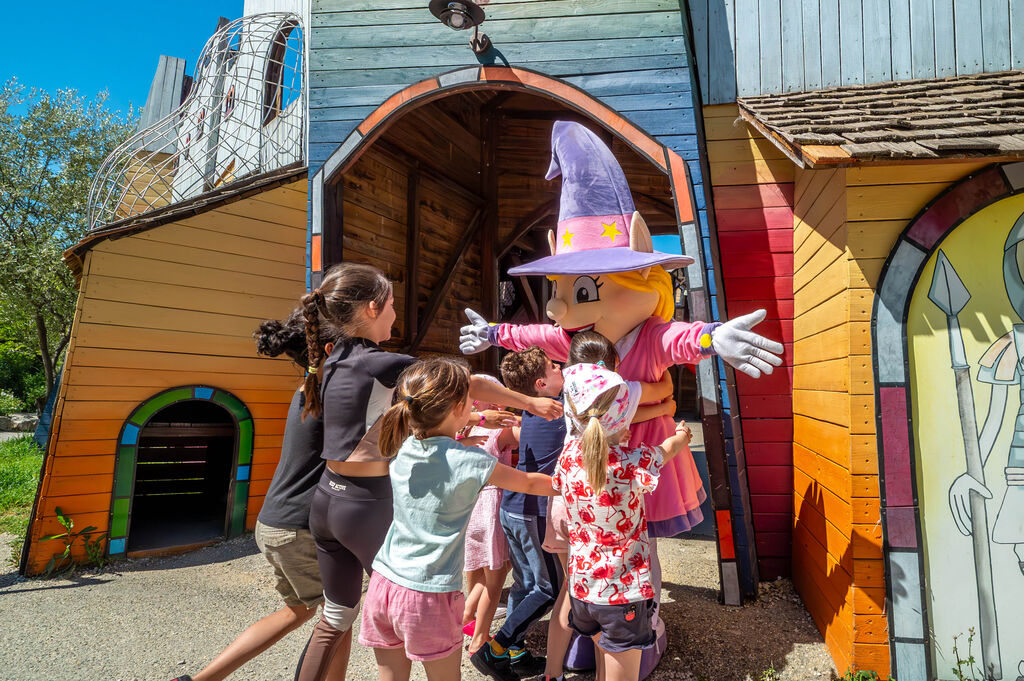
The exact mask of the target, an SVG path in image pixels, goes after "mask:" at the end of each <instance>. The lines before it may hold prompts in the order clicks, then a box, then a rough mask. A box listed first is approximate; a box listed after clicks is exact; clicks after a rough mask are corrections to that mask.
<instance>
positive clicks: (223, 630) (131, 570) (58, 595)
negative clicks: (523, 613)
mask: <svg viewBox="0 0 1024 681" xmlns="http://www.w3.org/2000/svg"><path fill="white" fill-rule="evenodd" d="M9 539H10V537H9V535H8V536H3V535H0V566H3V567H0V622H2V623H3V634H2V636H0V660H2V661H3V662H4V664H2V665H0V681H72V680H73V681H166V679H170V678H171V677H173V676H177V675H178V674H181V673H188V672H195V671H197V670H198V669H199V668H200V667H201V666H202V664H203V663H204V662H206V661H208V660H209V659H211V658H212V657H213V656H214V655H216V653H218V652H219V651H220V650H221V649H222V648H223V647H224V646H225V645H227V644H228V643H229V642H230V641H231V640H232V639H233V638H234V636H235V635H237V634H238V633H239V632H241V631H242V630H243V629H244V628H245V627H246V626H247V625H248V624H250V623H251V622H252V621H253V620H255V619H258V618H259V617H261V616H262V615H264V614H266V613H269V612H271V611H272V610H275V609H276V608H277V607H279V601H278V597H277V594H276V592H275V591H274V589H273V586H272V581H271V579H270V570H269V567H268V566H267V564H266V563H265V561H264V560H263V558H262V557H261V556H260V555H258V554H257V553H256V547H255V544H254V542H253V540H252V537H251V536H248V537H243V538H239V539H236V540H232V541H229V542H224V543H222V544H219V545H217V546H212V547H209V548H206V549H202V550H200V551H196V552H194V553H191V554H187V555H183V556H176V557H172V558H160V559H145V560H133V561H127V562H123V563H120V564H118V565H117V566H116V567H115V568H108V569H106V570H103V571H94V572H89V573H85V574H81V575H78V576H76V577H75V578H73V579H71V580H53V581H41V580H24V579H21V578H20V577H18V576H17V575H16V574H14V573H13V572H11V571H10V570H11V569H12V568H10V567H9V566H8V561H7V560H6V557H7V552H8V549H7V544H6V541H5V540H9ZM660 545H661V557H662V564H663V565H664V566H665V594H666V599H665V606H664V613H665V619H666V622H667V623H668V628H669V632H670V638H669V641H670V644H669V649H668V652H667V654H666V655H665V658H664V659H663V661H662V664H661V665H660V666H659V668H658V669H657V670H656V671H655V673H654V674H653V675H652V677H651V678H652V680H653V681H665V680H668V679H681V680H685V681H695V680H699V681H744V680H745V679H748V678H750V679H753V681H760V679H761V675H762V672H764V671H765V670H767V669H768V668H769V667H773V668H774V669H775V670H776V671H777V672H778V675H777V676H775V677H772V679H773V681H775V679H778V680H779V681H797V680H800V681H802V680H805V679H806V680H817V679H829V678H831V677H832V676H833V674H834V669H833V666H832V663H831V660H830V658H829V657H828V654H827V651H826V650H825V646H824V644H823V643H822V641H821V636H820V635H819V634H818V632H817V630H816V629H815V627H814V624H813V623H812V622H811V620H810V618H809V616H808V615H807V614H806V612H805V611H804V609H803V607H802V605H801V603H800V601H799V598H798V597H797V596H796V595H795V594H794V593H793V591H792V587H791V586H790V584H789V582H786V581H779V582H774V583H771V584H766V585H762V595H761V598H760V599H759V600H758V601H756V602H754V603H751V604H748V605H746V606H744V607H742V608H729V607H725V606H721V605H718V602H717V588H718V569H717V566H716V564H715V547H714V544H713V543H712V542H710V541H707V540H693V539H689V540H687V539H671V540H663V541H662V542H661V544H660ZM544 630H545V629H544V627H537V628H536V629H535V630H534V631H533V632H531V636H530V642H531V645H534V646H537V647H538V648H539V649H540V650H543V637H544ZM308 633H309V626H307V627H306V628H305V629H302V630H300V631H298V632H295V633H293V634H292V635H291V636H289V637H287V638H286V639H284V640H283V641H281V642H280V643H278V645H277V646H275V647H274V648H272V649H271V650H270V651H268V652H267V653H265V654H264V655H263V656H261V657H259V658H257V659H255V660H253V661H252V662H250V663H249V664H248V665H246V666H245V667H243V668H242V669H241V670H239V671H238V672H237V673H235V674H234V675H233V676H232V677H231V678H232V679H234V680H236V681H243V680H244V681H290V679H291V678H292V675H293V669H294V665H295V662H296V659H297V657H298V655H299V652H300V651H301V649H302V646H303V645H304V643H305V640H306V638H307V637H308ZM463 669H464V677H465V678H466V679H478V678H480V677H479V675H478V674H477V673H476V671H475V670H473V669H472V668H471V666H470V665H469V664H468V662H467V663H466V664H464V665H463ZM349 678H350V679H356V680H363V679H366V680H370V679H375V678H376V668H375V665H374V663H373V656H372V653H371V652H370V651H368V650H367V649H365V648H362V647H361V646H358V645H356V646H354V648H353V662H352V665H351V669H350V673H349ZM413 678H414V679H423V678H424V676H423V673H422V667H415V668H414V672H413ZM569 678H571V679H574V680H575V681H579V680H580V679H590V678H592V676H590V675H578V676H570V677H569Z"/></svg>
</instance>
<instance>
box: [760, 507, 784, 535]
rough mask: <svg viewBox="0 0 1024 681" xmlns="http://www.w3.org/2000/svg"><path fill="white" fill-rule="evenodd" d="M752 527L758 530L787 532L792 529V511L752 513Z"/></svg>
mask: <svg viewBox="0 0 1024 681" xmlns="http://www.w3.org/2000/svg"><path fill="white" fill-rule="evenodd" d="M754 529H755V530H756V531H757V532H758V533H761V532H781V533H785V534H789V533H791V532H792V531H793V514H792V513H756V512H755V513H754Z"/></svg>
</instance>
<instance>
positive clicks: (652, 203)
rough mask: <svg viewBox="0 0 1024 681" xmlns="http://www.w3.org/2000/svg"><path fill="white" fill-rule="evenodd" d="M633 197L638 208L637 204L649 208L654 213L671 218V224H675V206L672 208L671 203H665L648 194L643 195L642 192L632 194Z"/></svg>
mask: <svg viewBox="0 0 1024 681" xmlns="http://www.w3.org/2000/svg"><path fill="white" fill-rule="evenodd" d="M633 196H635V197H636V198H637V199H638V200H637V204H638V206H639V204H642V205H644V206H646V207H649V208H650V209H651V210H652V211H654V212H655V213H661V214H662V215H668V216H669V217H671V218H672V223H673V224H675V220H676V209H675V206H673V205H672V204H671V203H667V202H665V201H662V200H660V199H657V198H655V197H653V196H651V195H650V194H644V193H643V192H633ZM637 210H640V208H639V207H638V208H637ZM642 212H643V211H641V213H642Z"/></svg>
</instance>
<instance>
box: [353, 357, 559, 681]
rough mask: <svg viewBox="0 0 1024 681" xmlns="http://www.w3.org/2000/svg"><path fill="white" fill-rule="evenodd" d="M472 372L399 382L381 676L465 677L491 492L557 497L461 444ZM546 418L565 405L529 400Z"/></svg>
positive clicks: (379, 610)
mask: <svg viewBox="0 0 1024 681" xmlns="http://www.w3.org/2000/svg"><path fill="white" fill-rule="evenodd" d="M468 396H469V369H468V368H467V367H466V365H465V364H464V363H462V362H459V361H457V360H453V359H447V358H433V359H428V360H424V361H422V362H419V363H417V364H414V365H412V366H410V367H408V368H407V369H406V370H405V371H404V372H403V373H402V376H401V377H400V378H399V381H398V387H397V390H396V392H395V400H396V402H395V405H394V406H392V407H391V408H390V409H389V410H388V411H386V412H385V413H384V416H382V417H381V419H382V420H381V435H380V441H379V444H380V451H381V454H382V455H384V456H385V457H387V458H389V459H391V464H390V467H389V475H390V478H391V486H392V489H393V492H394V521H393V522H392V524H391V528H390V529H389V530H388V533H387V536H386V537H385V538H384V544H383V545H382V546H381V548H380V551H379V552H378V553H377V557H376V558H375V559H374V561H373V575H372V576H371V577H370V586H369V589H368V590H367V593H366V601H365V604H364V606H363V614H362V626H361V628H360V632H359V642H360V643H362V644H363V645H365V646H369V647H371V648H374V653H375V654H376V657H377V665H378V667H379V668H380V677H381V678H388V679H394V680H395V681H402V680H403V679H405V680H407V679H408V678H409V674H410V672H411V669H412V661H414V660H415V661H420V662H422V663H423V667H424V669H425V671H426V674H427V679H428V680H429V681H435V680H437V681H440V680H442V679H443V680H444V681H452V680H457V679H460V678H461V667H460V663H461V652H462V651H461V646H462V615H463V600H464V599H463V597H462V567H463V563H464V559H465V541H466V527H467V525H468V524H469V518H470V515H471V513H472V512H473V507H474V506H475V505H476V500H477V496H478V495H479V494H480V490H481V489H483V487H484V485H487V484H491V485H495V486H497V487H500V488H502V489H508V490H513V491H517V492H523V493H525V494H538V495H548V496H551V495H552V494H554V490H553V489H552V488H551V478H550V477H549V476H547V475H543V474H540V473H523V472H521V471H518V470H516V469H515V468H512V467H510V466H506V465H504V464H502V463H499V462H498V460H497V459H495V458H494V457H493V456H491V455H490V454H488V453H486V452H484V451H483V450H482V449H480V448H478V447H471V446H467V445H464V444H461V443H459V442H458V441H456V440H455V435H456V433H457V432H458V430H459V428H461V427H462V426H463V425H464V424H465V423H466V421H467V419H468V417H469V412H470V409H471V408H472V404H471V402H470V400H469V397H468ZM525 399H528V400H531V401H533V402H535V403H536V406H537V408H539V409H541V411H542V413H547V414H549V415H553V414H557V413H558V411H559V410H558V407H559V406H560V405H559V404H558V403H557V402H555V401H553V400H548V399H546V398H525Z"/></svg>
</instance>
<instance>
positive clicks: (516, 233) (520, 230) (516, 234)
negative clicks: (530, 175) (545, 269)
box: [498, 199, 559, 258]
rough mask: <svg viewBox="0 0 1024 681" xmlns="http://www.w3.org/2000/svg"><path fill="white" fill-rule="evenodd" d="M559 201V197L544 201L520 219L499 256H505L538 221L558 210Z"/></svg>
mask: <svg viewBox="0 0 1024 681" xmlns="http://www.w3.org/2000/svg"><path fill="white" fill-rule="evenodd" d="M558 201H559V200H558V199H551V200H550V201H548V202H547V203H542V204H541V205H539V206H537V207H536V208H534V209H533V211H532V212H531V213H530V214H529V215H527V216H526V217H525V218H523V219H522V220H520V221H519V224H518V225H516V226H515V229H513V230H512V233H511V234H509V235H508V238H506V239H505V243H503V244H502V245H501V248H499V249H498V258H503V257H505V255H506V254H507V253H508V252H509V250H510V249H511V248H512V247H513V246H514V245H515V243H516V242H517V241H519V240H520V239H521V238H523V237H524V236H526V234H527V233H528V232H529V231H530V230H531V229H533V228H534V227H536V226H537V224H538V223H540V222H541V221H542V220H544V218H546V217H548V216H549V215H553V214H554V213H556V212H558Z"/></svg>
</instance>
